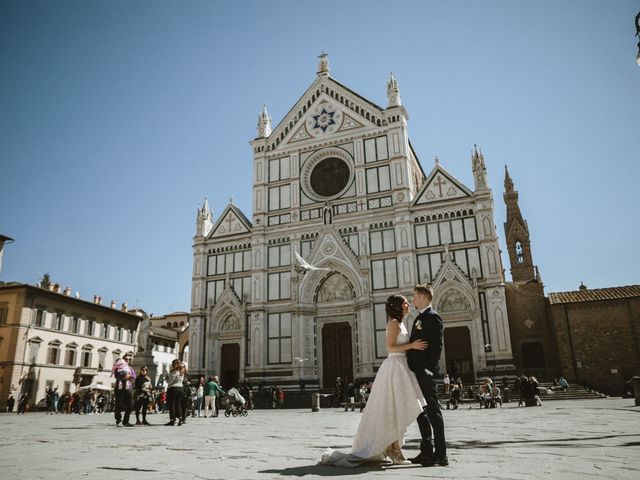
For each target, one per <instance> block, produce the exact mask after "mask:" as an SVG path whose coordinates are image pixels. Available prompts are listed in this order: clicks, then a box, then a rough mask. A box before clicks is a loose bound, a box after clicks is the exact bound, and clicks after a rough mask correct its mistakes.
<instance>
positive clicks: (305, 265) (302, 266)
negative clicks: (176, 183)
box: [293, 250, 330, 275]
mask: <svg viewBox="0 0 640 480" xmlns="http://www.w3.org/2000/svg"><path fill="white" fill-rule="evenodd" d="M293 253H295V254H296V258H297V259H298V261H297V263H295V264H294V265H293V269H294V270H295V271H296V272H298V273H301V274H302V275H304V274H305V273H307V272H309V271H314V270H327V271H329V270H330V269H329V268H320V267H316V266H315V265H311V264H310V263H309V262H307V261H306V260H305V259H304V258H302V257H301V256H300V254H299V253H298V252H296V251H295V250H294V251H293Z"/></svg>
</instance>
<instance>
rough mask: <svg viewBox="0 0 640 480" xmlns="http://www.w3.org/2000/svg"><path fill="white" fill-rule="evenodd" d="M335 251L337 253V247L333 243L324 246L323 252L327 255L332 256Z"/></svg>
mask: <svg viewBox="0 0 640 480" xmlns="http://www.w3.org/2000/svg"><path fill="white" fill-rule="evenodd" d="M335 251H336V245H335V243H333V242H327V243H325V244H324V245H323V246H322V252H323V253H324V254H325V255H331V254H332V253H333V252H335Z"/></svg>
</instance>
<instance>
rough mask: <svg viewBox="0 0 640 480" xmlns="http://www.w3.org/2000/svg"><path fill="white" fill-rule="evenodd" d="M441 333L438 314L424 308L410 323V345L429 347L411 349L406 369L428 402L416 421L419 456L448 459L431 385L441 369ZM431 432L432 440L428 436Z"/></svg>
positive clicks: (433, 387) (438, 404)
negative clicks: (425, 346)
mask: <svg viewBox="0 0 640 480" xmlns="http://www.w3.org/2000/svg"><path fill="white" fill-rule="evenodd" d="M442 330H443V327H442V319H441V318H440V315H438V312H436V311H435V310H434V309H432V308H431V307H429V308H427V309H426V310H425V311H424V312H422V313H421V314H419V315H418V316H417V317H416V319H415V321H414V322H413V327H412V328H411V338H410V339H409V342H415V341H416V340H424V341H426V342H427V344H428V346H427V348H426V349H425V350H414V349H412V350H408V351H407V362H408V363H409V368H410V369H411V370H412V371H413V372H414V373H415V375H416V378H417V379H418V384H419V385H420V390H422V394H423V395H424V399H425V400H426V402H427V406H426V407H425V409H424V411H423V412H422V413H421V414H420V415H418V418H417V421H418V427H420V434H421V435H422V442H421V443H420V456H424V457H429V458H435V459H441V458H443V457H445V456H446V455H447V449H446V446H445V440H444V421H443V419H442V411H441V410H440V403H438V396H437V394H436V383H435V381H434V376H435V375H437V374H438V371H439V368H440V367H439V363H440V353H441V352H442ZM426 370H428V371H429V372H430V373H429V372H427V371H426ZM432 428H433V437H432V435H431V429H432ZM432 438H433V440H432Z"/></svg>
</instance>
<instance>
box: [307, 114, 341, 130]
mask: <svg viewBox="0 0 640 480" xmlns="http://www.w3.org/2000/svg"><path fill="white" fill-rule="evenodd" d="M335 113H336V112H327V110H326V109H324V108H323V109H322V111H321V112H320V113H319V114H318V115H313V119H314V120H315V124H314V125H313V128H320V129H321V130H322V131H323V132H326V131H327V128H329V126H330V125H335V124H336V122H335V120H333V115H334V114H335Z"/></svg>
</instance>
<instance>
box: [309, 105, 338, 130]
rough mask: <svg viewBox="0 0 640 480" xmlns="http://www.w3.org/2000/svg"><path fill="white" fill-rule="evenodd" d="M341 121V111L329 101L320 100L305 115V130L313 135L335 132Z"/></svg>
mask: <svg viewBox="0 0 640 480" xmlns="http://www.w3.org/2000/svg"><path fill="white" fill-rule="evenodd" d="M341 123H342V112H341V111H340V110H338V109H336V107H335V106H333V105H332V104H331V103H328V102H322V103H320V104H319V105H318V106H317V107H316V108H314V110H313V113H312V114H310V115H309V116H308V117H307V121H306V124H305V125H306V127H307V129H306V132H308V133H310V134H311V135H313V136H319V135H327V134H331V133H335V132H336V131H337V129H338V126H339V125H340V124H341Z"/></svg>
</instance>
